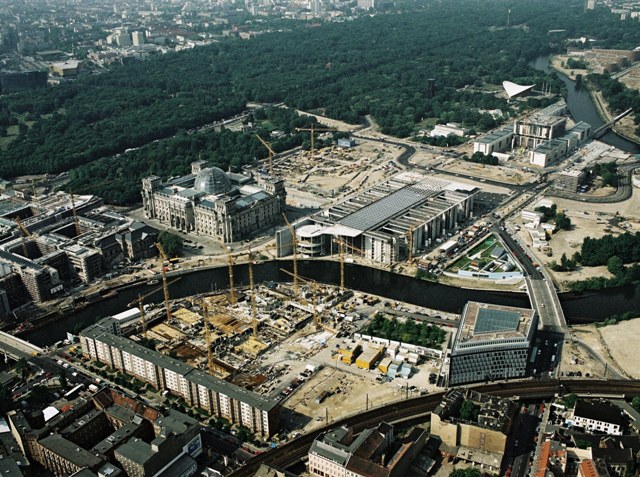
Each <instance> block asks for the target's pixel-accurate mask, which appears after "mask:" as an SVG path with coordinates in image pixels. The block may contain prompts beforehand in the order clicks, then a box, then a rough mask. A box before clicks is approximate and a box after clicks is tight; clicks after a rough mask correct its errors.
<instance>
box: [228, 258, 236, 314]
mask: <svg viewBox="0 0 640 477" xmlns="http://www.w3.org/2000/svg"><path fill="white" fill-rule="evenodd" d="M235 264H236V262H235V260H234V259H233V255H231V248H230V247H227V265H228V267H229V304H231V305H235V304H236V289H235V286H234V283H233V266H234V265H235Z"/></svg>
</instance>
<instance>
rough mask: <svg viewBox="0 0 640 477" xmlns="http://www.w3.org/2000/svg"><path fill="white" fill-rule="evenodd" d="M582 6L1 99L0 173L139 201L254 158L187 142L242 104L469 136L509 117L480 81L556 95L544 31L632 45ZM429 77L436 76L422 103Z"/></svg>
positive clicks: (415, 18) (187, 60)
mask: <svg viewBox="0 0 640 477" xmlns="http://www.w3.org/2000/svg"><path fill="white" fill-rule="evenodd" d="M583 3H584V2H583V1H582V0H570V1H565V2H557V1H555V0H540V1H536V2H529V1H526V0H513V1H510V2H506V1H504V0H489V1H480V0H459V1H457V2H445V1H440V0H433V1H428V2H427V3H425V4H424V5H423V6H422V7H420V8H419V9H417V10H416V11H413V12H409V13H401V14H387V15H377V16H372V17H363V18H360V19H356V20H354V21H350V22H344V23H331V24H327V25H322V26H320V27H317V28H295V29H293V30H292V31H289V32H280V33H273V34H268V35H262V36H260V37H259V38H258V39H256V40H252V41H240V40H229V41H224V42H221V43H219V44H216V45H212V46H210V47H203V48H198V49H195V50H191V51H186V52H180V53H175V54H167V55H163V56H160V57H155V58H153V59H150V60H149V61H146V62H144V63H140V64H134V65H127V66H121V67H116V68H114V69H113V70H112V71H111V72H109V73H105V74H102V75H97V76H91V77H85V78H82V79H79V80H78V81H76V82H75V83H70V84H65V85H61V86H59V87H55V88H48V89H45V90H41V91H33V92H28V93H24V94H16V95H10V96H5V97H3V98H0V130H1V129H2V128H3V127H6V126H8V125H11V124H16V123H19V125H20V133H19V134H18V135H17V136H16V137H15V138H14V139H13V140H12V141H11V142H9V143H8V144H7V145H6V148H5V149H3V150H2V151H0V176H2V177H12V176H16V175H21V174H32V173H44V172H49V173H56V172H62V171H66V170H69V169H72V168H76V170H75V172H74V174H73V179H74V187H76V189H77V190H80V189H82V188H83V187H86V186H87V185H89V184H92V183H98V182H100V181H105V179H111V180H114V179H117V180H123V181H125V184H122V185H120V184H117V185H115V186H114V185H113V184H110V185H109V186H108V187H107V186H105V187H103V188H102V189H96V190H95V193H98V194H102V195H104V196H105V199H106V200H107V201H109V202H117V203H128V202H131V201H133V200H137V198H138V196H137V194H133V193H132V191H131V188H132V187H133V184H134V183H137V181H138V180H139V179H140V178H141V177H142V176H144V175H147V174H149V173H156V174H160V175H162V176H167V175H174V174H179V173H182V172H184V171H185V170H186V168H187V165H188V164H189V162H191V161H192V160H194V159H196V158H197V156H199V155H200V156H201V157H202V158H203V159H209V160H212V161H213V162H215V163H216V164H218V165H219V166H221V167H228V166H229V165H231V166H232V167H237V166H239V165H241V164H244V163H247V162H250V161H252V160H253V158H254V157H264V155H265V151H264V149H261V148H260V147H259V145H258V144H257V143H256V141H255V140H253V139H251V138H247V137H245V136H246V135H244V134H242V133H239V132H229V131H222V132H220V133H205V134H199V133H191V132H190V130H193V129H196V128H198V127H200V126H202V125H204V124H208V123H211V122H213V121H217V120H219V119H222V118H228V117H231V116H234V115H235V114H238V113H239V112H241V111H243V110H244V109H245V108H246V103H247V102H248V101H256V102H263V103H264V102H284V103H285V104H286V105H287V106H289V107H295V108H298V109H304V110H318V111H321V112H323V113H324V114H326V115H328V116H331V117H334V118H337V119H342V120H345V121H348V122H351V123H358V122H359V121H361V119H362V117H363V116H364V115H367V114H371V115H372V116H373V117H374V118H375V119H376V121H377V122H378V124H380V126H381V128H382V130H383V132H385V133H388V134H393V135H397V136H407V135H409V134H410V133H411V132H412V131H414V130H416V129H418V128H420V127H421V126H420V123H421V122H422V121H423V120H427V119H430V120H433V119H435V120H436V121H437V122H449V121H456V122H460V123H462V124H463V125H464V126H466V127H469V128H473V129H475V130H476V131H478V132H481V131H483V130H486V129H487V128H490V127H493V126H494V123H493V122H492V121H488V118H487V115H486V114H483V113H481V112H480V110H483V109H494V108H500V109H502V110H503V111H504V112H506V113H508V112H509V111H510V110H512V108H513V107H514V106H513V105H509V104H507V103H506V101H505V100H504V99H498V98H496V97H495V96H494V95H492V94H486V93H485V92H483V90H482V88H483V87H485V86H486V85H499V84H500V83H501V82H502V81H503V80H505V79H509V80H511V81H515V82H520V83H524V84H532V83H537V84H539V83H541V82H542V80H545V81H547V83H550V84H551V86H552V89H554V90H555V91H560V90H561V87H562V83H561V82H560V80H557V79H556V80H554V79H553V78H552V77H547V76H544V74H543V73H541V72H538V71H535V70H533V69H531V68H530V67H529V66H528V62H529V61H530V60H531V59H533V58H535V57H536V56H538V55H540V54H544V53H548V52H551V51H557V50H559V49H560V48H561V47H562V43H561V40H562V38H558V37H557V36H555V35H550V34H548V30H551V29H564V30H566V32H565V33H564V35H565V37H571V36H580V35H585V34H589V35H594V36H597V37H598V38H599V40H600V43H599V46H601V47H608V46H620V47H635V46H637V44H638V43H640V29H637V28H633V26H632V25H631V22H621V21H619V20H618V19H617V18H616V17H614V16H613V15H610V14H609V13H607V12H605V11H604V10H596V11H587V12H585V11H584V5H583ZM507 9H511V27H510V28H505V25H506V12H507ZM429 78H433V79H434V80H435V88H434V92H433V96H432V97H429V91H428V86H427V79H429ZM528 106H530V107H533V106H534V103H533V102H531V103H528ZM26 125H28V126H29V127H26ZM0 132H1V131H0ZM154 141H157V142H154ZM292 142H293V143H296V142H299V138H298V139H293V140H292ZM144 145H148V146H146V147H141V146H144ZM139 147H141V149H137V150H136V151H134V152H133V153H129V154H126V155H122V156H120V157H114V156H115V155H116V154H119V153H120V154H121V153H123V152H124V150H125V149H131V148H139Z"/></svg>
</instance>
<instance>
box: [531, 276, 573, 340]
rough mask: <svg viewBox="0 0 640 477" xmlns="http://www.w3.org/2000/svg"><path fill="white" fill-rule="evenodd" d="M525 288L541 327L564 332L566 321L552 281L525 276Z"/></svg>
mask: <svg viewBox="0 0 640 477" xmlns="http://www.w3.org/2000/svg"><path fill="white" fill-rule="evenodd" d="M526 283H527V290H528V291H529V299H530V300H531V305H532V306H533V308H534V309H535V310H537V311H538V316H539V317H540V324H541V325H542V329H544V330H549V331H555V332H558V333H564V332H566V330H567V321H566V319H565V317H564V313H563V311H562V307H561V306H560V302H559V300H558V294H557V293H556V289H555V287H554V286H553V283H552V282H551V281H549V280H547V279H545V278H542V279H531V278H529V277H527V279H526Z"/></svg>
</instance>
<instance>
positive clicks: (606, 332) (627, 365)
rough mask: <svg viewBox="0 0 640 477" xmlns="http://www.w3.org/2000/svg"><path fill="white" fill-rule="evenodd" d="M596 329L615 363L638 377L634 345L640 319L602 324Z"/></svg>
mask: <svg viewBox="0 0 640 477" xmlns="http://www.w3.org/2000/svg"><path fill="white" fill-rule="evenodd" d="M597 331H598V332H599V333H600V335H601V336H602V339H603V341H604V343H605V345H606V347H607V348H608V350H609V353H610V355H611V357H612V358H613V359H614V361H615V363H616V364H617V365H618V367H620V368H621V369H622V370H624V371H625V372H626V373H627V374H628V375H629V376H631V377H633V378H635V379H640V366H639V365H638V355H637V354H636V353H637V349H636V345H637V340H638V336H640V319H637V318H636V319H634V320H629V321H623V322H622V323H618V324H617V325H609V326H604V327H602V328H598V329H597Z"/></svg>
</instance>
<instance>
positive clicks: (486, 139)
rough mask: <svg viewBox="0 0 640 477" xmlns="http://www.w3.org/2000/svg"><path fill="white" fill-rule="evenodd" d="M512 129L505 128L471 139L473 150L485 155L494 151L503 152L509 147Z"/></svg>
mask: <svg viewBox="0 0 640 477" xmlns="http://www.w3.org/2000/svg"><path fill="white" fill-rule="evenodd" d="M512 141H513V129H512V128H506V129H500V130H498V131H493V132H491V133H489V134H485V135H484V136H481V137H479V138H477V139H476V140H475V141H473V152H481V153H482V154H484V155H486V156H490V155H492V154H493V153H494V152H498V153H499V152H504V151H507V150H509V149H511V143H512Z"/></svg>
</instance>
